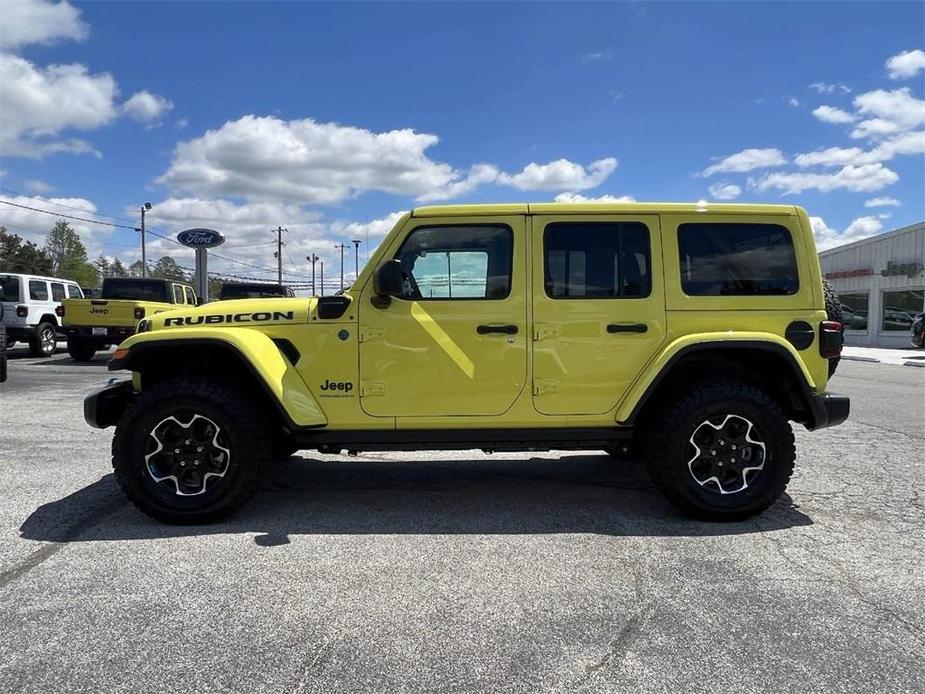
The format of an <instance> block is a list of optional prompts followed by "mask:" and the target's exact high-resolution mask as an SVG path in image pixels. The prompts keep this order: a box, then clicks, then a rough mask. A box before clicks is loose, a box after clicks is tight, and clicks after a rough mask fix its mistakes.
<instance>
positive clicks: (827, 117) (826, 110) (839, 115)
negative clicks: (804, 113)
mask: <svg viewBox="0 0 925 694" xmlns="http://www.w3.org/2000/svg"><path fill="white" fill-rule="evenodd" d="M813 115H814V116H816V118H818V119H819V120H821V121H822V122H823V123H853V122H854V121H856V120H857V118H855V117H854V116H853V115H851V114H850V113H848V112H847V111H843V110H842V109H840V108H835V107H834V106H819V107H818V108H814V109H813Z"/></svg>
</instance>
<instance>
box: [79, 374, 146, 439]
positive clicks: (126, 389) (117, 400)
mask: <svg viewBox="0 0 925 694" xmlns="http://www.w3.org/2000/svg"><path fill="white" fill-rule="evenodd" d="M133 394H134V390H133V389H132V382H131V380H122V381H117V380H115V379H113V380H112V381H110V382H109V385H106V386H103V387H102V388H100V389H98V390H95V391H93V392H92V393H90V395H88V396H87V397H86V398H84V419H85V420H86V421H87V424H89V425H90V426H91V427H94V428H95V429H105V428H106V427H111V426H113V425H115V424H116V423H118V421H119V419H121V417H122V412H124V411H125V407H126V405H128V401H129V399H131V397H132V395H133Z"/></svg>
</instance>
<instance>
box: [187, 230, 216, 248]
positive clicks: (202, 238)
mask: <svg viewBox="0 0 925 694" xmlns="http://www.w3.org/2000/svg"><path fill="white" fill-rule="evenodd" d="M177 241H179V242H180V243H182V244H183V245H184V246H189V247H190V248H213V247H215V246H221V245H222V244H223V243H225V237H224V236H222V235H221V234H220V233H219V232H217V231H215V229H184V230H183V231H181V232H180V233H179V234H177Z"/></svg>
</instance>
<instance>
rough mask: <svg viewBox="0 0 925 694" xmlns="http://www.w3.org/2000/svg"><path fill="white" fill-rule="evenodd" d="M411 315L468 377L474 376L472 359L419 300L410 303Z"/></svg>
mask: <svg viewBox="0 0 925 694" xmlns="http://www.w3.org/2000/svg"><path fill="white" fill-rule="evenodd" d="M411 315H412V316H413V317H414V319H415V320H416V321H417V322H418V323H419V324H420V326H421V327H422V328H424V330H426V331H427V334H428V335H430V336H431V337H432V338H434V342H436V343H437V344H438V345H440V349H442V350H443V351H444V352H446V354H447V356H448V357H449V358H450V359H452V360H453V363H454V364H456V366H458V367H459V369H460V371H462V372H463V373H464V374H466V376H468V377H469V378H475V364H473V363H472V360H471V359H470V358H469V357H467V356H466V353H465V352H463V351H462V350H461V349H460V348H459V345H457V344H456V343H455V342H454V341H453V338H452V337H450V336H449V335H447V334H446V331H445V330H444V329H443V328H441V327H440V325H439V324H438V323H437V321H435V320H434V319H433V318H431V316H430V314H429V313H427V310H426V309H425V308H424V306H423V305H422V304H421V303H420V302H415V303H414V304H412V306H411Z"/></svg>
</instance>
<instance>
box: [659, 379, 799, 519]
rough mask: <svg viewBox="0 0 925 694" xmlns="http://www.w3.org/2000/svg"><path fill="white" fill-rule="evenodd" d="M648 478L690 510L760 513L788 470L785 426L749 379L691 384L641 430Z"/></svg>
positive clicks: (718, 514) (706, 515) (789, 436)
mask: <svg viewBox="0 0 925 694" xmlns="http://www.w3.org/2000/svg"><path fill="white" fill-rule="evenodd" d="M647 449H648V466H649V472H650V475H651V477H652V481H653V482H654V483H655V485H656V487H658V489H659V490H660V491H661V492H662V493H663V494H664V495H665V497H666V498H667V499H668V500H669V501H670V502H671V503H672V504H674V505H675V506H676V507H678V508H679V509H680V510H682V511H684V512H685V513H687V514H688V515H690V516H693V517H694V518H698V519H701V520H711V521H737V520H743V519H745V518H749V517H751V516H754V515H756V514H758V513H761V512H762V511H764V510H765V509H766V508H768V507H769V506H770V505H771V504H773V503H774V502H775V501H776V500H777V498H778V497H779V496H780V495H781V494H782V493H783V492H784V490H785V489H786V487H787V483H788V482H789V480H790V476H791V475H792V474H793V466H794V459H795V455H796V454H795V448H794V439H793V430H792V429H791V427H790V423H789V422H788V421H787V417H786V415H785V414H784V413H783V411H782V410H781V409H780V407H778V405H777V403H775V402H774V401H773V400H772V399H771V398H770V397H769V396H768V395H767V394H766V393H764V392H763V391H761V390H759V389H758V388H755V387H754V386H750V385H746V384H743V383H736V382H731V381H730V382H720V383H714V384H708V385H703V386H700V387H697V388H694V389H693V390H691V391H690V392H688V394H687V395H686V396H685V397H683V398H682V399H680V400H679V401H677V402H676V403H675V404H673V405H672V406H670V407H669V408H668V409H667V410H666V411H665V412H664V413H663V414H662V416H661V417H660V418H659V419H658V421H657V422H656V424H655V426H654V427H653V429H652V430H651V432H650V436H649V437H648V446H647Z"/></svg>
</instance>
